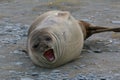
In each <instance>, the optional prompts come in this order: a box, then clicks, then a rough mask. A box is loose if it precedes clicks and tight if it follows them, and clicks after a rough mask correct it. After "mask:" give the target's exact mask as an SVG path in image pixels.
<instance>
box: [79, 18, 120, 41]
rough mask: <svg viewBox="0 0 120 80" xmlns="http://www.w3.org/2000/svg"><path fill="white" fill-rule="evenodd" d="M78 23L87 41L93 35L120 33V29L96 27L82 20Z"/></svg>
mask: <svg viewBox="0 0 120 80" xmlns="http://www.w3.org/2000/svg"><path fill="white" fill-rule="evenodd" d="M78 23H79V25H80V27H81V29H82V31H83V35H84V39H87V38H88V37H90V36H91V35H93V34H95V33H100V32H107V31H113V32H120V28H109V27H102V26H95V25H92V24H90V23H88V22H85V21H82V20H79V21H78Z"/></svg>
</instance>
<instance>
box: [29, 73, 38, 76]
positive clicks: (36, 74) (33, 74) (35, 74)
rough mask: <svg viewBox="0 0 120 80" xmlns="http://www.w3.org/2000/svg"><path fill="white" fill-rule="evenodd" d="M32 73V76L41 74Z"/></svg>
mask: <svg viewBox="0 0 120 80" xmlns="http://www.w3.org/2000/svg"><path fill="white" fill-rule="evenodd" d="M31 75H32V76H39V73H37V72H33V73H32V74H31Z"/></svg>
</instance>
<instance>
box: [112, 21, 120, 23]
mask: <svg viewBox="0 0 120 80" xmlns="http://www.w3.org/2000/svg"><path fill="white" fill-rule="evenodd" d="M111 23H113V24H120V21H111Z"/></svg>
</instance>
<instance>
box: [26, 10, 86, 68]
mask: <svg viewBox="0 0 120 80" xmlns="http://www.w3.org/2000/svg"><path fill="white" fill-rule="evenodd" d="M83 41H84V38H83V33H82V29H81V27H80V26H79V24H78V21H77V20H76V19H74V18H73V17H72V16H71V15H70V13H69V12H66V11H50V12H47V13H45V14H43V15H41V16H39V17H38V18H37V20H36V21H35V22H34V23H33V25H32V26H31V27H30V29H29V37H28V53H29V55H30V58H31V59H32V60H33V62H34V63H35V64H37V65H39V66H42V67H47V68H52V67H57V66H60V65H62V64H65V63H66V62H69V61H71V60H74V59H76V58H78V57H79V56H80V52H81V50H82V48H83V43H84V42H83Z"/></svg>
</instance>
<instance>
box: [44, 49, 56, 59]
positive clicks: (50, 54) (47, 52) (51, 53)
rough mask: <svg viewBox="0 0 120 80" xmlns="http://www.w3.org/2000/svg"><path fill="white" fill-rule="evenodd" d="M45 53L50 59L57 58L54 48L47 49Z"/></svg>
mask: <svg viewBox="0 0 120 80" xmlns="http://www.w3.org/2000/svg"><path fill="white" fill-rule="evenodd" d="M43 55H44V57H45V58H46V59H47V60H48V61H53V60H55V56H54V52H53V49H49V50H47V51H45V52H44V54H43Z"/></svg>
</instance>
